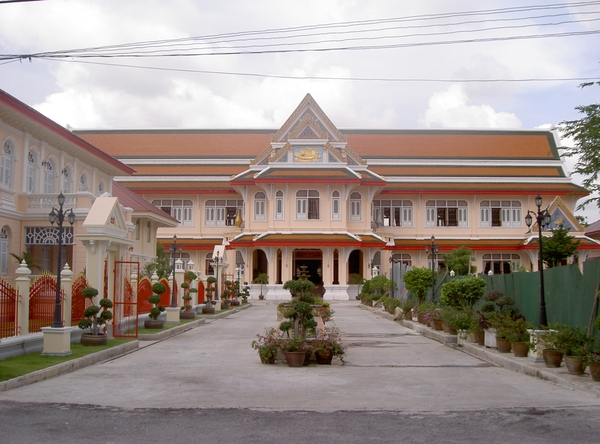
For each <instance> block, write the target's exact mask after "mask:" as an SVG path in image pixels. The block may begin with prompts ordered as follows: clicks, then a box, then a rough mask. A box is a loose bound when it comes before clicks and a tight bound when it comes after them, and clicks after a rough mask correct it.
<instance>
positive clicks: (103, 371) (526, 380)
mask: <svg viewBox="0 0 600 444" xmlns="http://www.w3.org/2000/svg"><path fill="white" fill-rule="evenodd" d="M276 307H277V305H276V304H275V303H272V302H268V301H254V306H253V307H250V308H249V309H247V310H243V311H240V312H239V313H235V314H233V315H231V316H229V317H225V318H221V319H215V320H211V321H210V322H207V323H206V324H205V325H202V326H199V327H197V328H195V329H193V330H189V331H187V332H185V333H182V334H180V335H177V336H175V337H172V338H169V339H166V340H163V341H158V342H155V343H147V344H146V345H144V346H143V347H142V348H140V349H139V350H137V351H135V352H132V353H129V354H127V355H125V356H122V357H119V358H116V359H113V360H111V361H107V362H103V363H101V364H97V365H94V366H91V367H87V368H84V369H81V370H78V371H76V372H73V373H69V374H66V375H62V376H59V377H56V378H53V379H50V380H46V381H42V382H38V383H35V384H31V385H28V386H24V387H20V388H16V389H13V390H9V391H6V392H3V393H0V400H4V401H17V402H29V403H69V404H90V405H97V406H104V407H119V408H125V409H133V408H199V409H208V408H247V409H256V410H263V411H283V410H287V411H290V410H304V411H315V412H333V411H358V410H361V411H364V410H367V411H401V412H450V411H454V412H456V411H461V410H479V409H490V408H491V409H496V408H500V409H502V408H514V407H523V408H530V407H533V408H535V407H538V406H543V407H544V408H561V407H575V406H578V407H585V406H599V405H600V399H599V398H597V397H595V396H592V395H588V394H586V393H582V392H579V391H573V390H569V389H567V388H564V387H561V386H558V385H555V384H553V383H550V382H548V381H543V380H540V379H536V378H534V377H531V376H526V375H523V374H520V373H518V372H515V371H512V370H507V369H504V368H500V367H496V366H493V365H491V364H488V363H486V362H484V361H482V360H479V359H477V358H474V357H472V356H469V355H467V354H465V353H462V352H460V351H458V350H455V349H453V348H450V347H447V346H445V345H442V344H440V343H439V342H436V341H434V340H431V339H427V338H425V337H422V336H420V335H418V334H416V333H414V332H413V331H412V330H410V329H408V328H405V327H403V326H402V325H400V324H398V323H395V322H392V321H389V320H387V319H384V318H381V317H379V316H377V315H376V314H374V313H372V312H369V311H367V310H363V309H361V308H360V306H359V303H358V302H357V301H348V302H333V303H332V308H333V309H334V311H335V314H334V316H333V320H334V322H335V324H336V325H337V326H338V327H339V328H340V330H341V332H342V337H343V340H344V341H345V342H346V343H347V344H348V350H347V353H346V359H345V360H346V364H345V365H341V363H340V362H339V361H337V362H336V361H335V360H334V365H331V366H319V365H309V366H305V367H302V368H289V367H287V365H285V364H283V363H278V364H275V365H264V364H261V363H260V360H259V358H258V355H257V354H256V352H255V350H253V349H252V348H251V346H250V343H251V342H252V340H253V339H254V338H255V335H256V334H257V333H261V332H262V331H263V330H264V328H265V327H272V326H276V325H277V320H276Z"/></svg>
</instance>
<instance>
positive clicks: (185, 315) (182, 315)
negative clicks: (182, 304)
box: [179, 311, 196, 319]
mask: <svg viewBox="0 0 600 444" xmlns="http://www.w3.org/2000/svg"><path fill="white" fill-rule="evenodd" d="M195 318H196V313H194V312H193V311H182V312H181V313H179V319H195Z"/></svg>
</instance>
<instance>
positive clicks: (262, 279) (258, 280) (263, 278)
mask: <svg viewBox="0 0 600 444" xmlns="http://www.w3.org/2000/svg"><path fill="white" fill-rule="evenodd" d="M252 283H253V284H260V296H259V298H260V299H262V298H264V296H263V292H262V286H263V284H264V285H266V284H268V283H269V276H268V275H267V273H259V275H258V276H256V277H255V278H254V280H253V281H252Z"/></svg>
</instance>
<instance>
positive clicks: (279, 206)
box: [275, 190, 283, 220]
mask: <svg viewBox="0 0 600 444" xmlns="http://www.w3.org/2000/svg"><path fill="white" fill-rule="evenodd" d="M275 219H276V220H283V191H281V190H277V193H275Z"/></svg>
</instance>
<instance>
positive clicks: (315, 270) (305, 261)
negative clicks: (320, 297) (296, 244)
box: [293, 250, 323, 289]
mask: <svg viewBox="0 0 600 444" xmlns="http://www.w3.org/2000/svg"><path fill="white" fill-rule="evenodd" d="M293 255H294V257H293V266H294V268H293V270H294V275H293V278H294V279H299V278H301V277H305V278H306V279H308V280H309V281H311V282H312V283H313V284H315V287H317V288H319V289H321V288H322V287H323V252H322V251H321V250H294V253H293Z"/></svg>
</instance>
